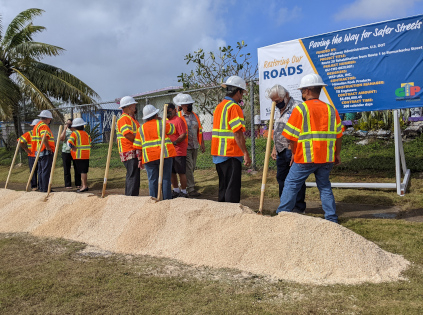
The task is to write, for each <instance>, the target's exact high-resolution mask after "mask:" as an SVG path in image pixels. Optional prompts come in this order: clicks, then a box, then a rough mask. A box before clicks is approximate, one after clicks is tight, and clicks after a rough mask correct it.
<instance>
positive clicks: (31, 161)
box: [28, 156, 39, 188]
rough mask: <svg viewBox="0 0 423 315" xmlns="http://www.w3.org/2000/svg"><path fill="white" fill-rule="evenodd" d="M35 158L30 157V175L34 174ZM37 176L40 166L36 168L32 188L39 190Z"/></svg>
mask: <svg viewBox="0 0 423 315" xmlns="http://www.w3.org/2000/svg"><path fill="white" fill-rule="evenodd" d="M34 162H35V157H34V156H28V166H29V174H31V172H32V167H33V166H34ZM37 174H38V164H37V166H36V167H35V172H34V175H33V176H32V178H31V188H38V186H39V185H38V181H37V178H38V177H37Z"/></svg>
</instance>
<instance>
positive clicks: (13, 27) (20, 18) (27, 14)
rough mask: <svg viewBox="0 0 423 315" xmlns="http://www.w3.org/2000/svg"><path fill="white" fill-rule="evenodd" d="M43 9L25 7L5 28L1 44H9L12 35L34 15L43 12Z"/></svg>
mask: <svg viewBox="0 0 423 315" xmlns="http://www.w3.org/2000/svg"><path fill="white" fill-rule="evenodd" d="M43 12H44V10H41V9H36V8H33V9H27V10H25V11H22V12H21V13H19V14H18V15H17V16H16V17H15V18H14V19H13V20H12V22H10V24H9V26H8V27H7V29H6V32H5V34H4V37H3V41H2V43H3V46H9V44H10V42H11V41H12V39H13V37H14V36H15V35H16V34H17V33H19V32H20V31H21V30H22V29H23V28H24V27H25V24H26V23H28V22H31V21H32V20H33V19H34V18H35V17H36V16H40V15H41V14H43Z"/></svg>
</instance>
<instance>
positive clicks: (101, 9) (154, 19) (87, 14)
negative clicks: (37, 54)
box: [0, 0, 226, 100]
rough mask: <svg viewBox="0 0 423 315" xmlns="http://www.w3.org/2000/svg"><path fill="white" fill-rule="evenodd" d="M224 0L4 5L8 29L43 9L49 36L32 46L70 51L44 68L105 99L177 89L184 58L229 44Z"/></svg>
mask: <svg viewBox="0 0 423 315" xmlns="http://www.w3.org/2000/svg"><path fill="white" fill-rule="evenodd" d="M223 5H224V3H223V1H221V0H214V1H213V0H203V1H196V0H180V1H173V0H144V1H131V0H121V1H114V0H103V1H101V2H100V1H86V0H72V1H62V0H56V1H53V0H39V1H37V4H36V5H34V3H33V1H31V0H21V1H16V0H0V7H1V8H2V9H1V14H2V18H3V26H4V27H5V26H6V25H7V24H8V23H9V22H10V21H11V19H12V18H13V17H15V16H16V15H17V14H18V13H19V12H21V11H23V10H25V9H27V8H30V7H34V6H35V7H38V8H41V9H44V10H45V11H46V12H45V13H44V14H43V15H42V16H41V17H38V18H36V19H35V23H34V24H36V25H43V26H46V27H47V31H45V32H43V33H42V34H41V35H38V36H37V37H36V38H35V40H37V41H43V42H46V43H49V44H53V45H57V46H60V47H63V48H65V49H66V52H65V53H64V54H63V55H62V56H59V57H54V58H48V59H45V60H44V61H45V62H48V63H51V64H53V65H55V66H58V67H61V68H63V69H64V70H66V71H69V72H70V73H72V74H74V75H76V76H77V77H79V78H80V79H82V80H83V81H84V82H86V83H87V84H88V85H90V86H91V87H92V88H93V89H94V90H95V91H97V92H98V93H99V94H100V96H101V97H102V99H103V100H112V99H114V98H116V97H121V96H123V95H126V94H137V93H140V92H144V91H148V90H154V89H158V88H162V87H165V86H170V85H178V82H177V75H179V74H180V73H181V72H188V71H189V70H190V69H189V68H188V66H186V63H185V62H184V56H185V55H186V54H188V53H189V52H192V51H194V50H196V49H198V48H203V49H205V50H206V51H209V50H216V49H217V48H218V47H219V46H223V45H225V44H226V43H225V40H224V39H223V38H224V37H225V34H226V28H225V23H224V20H223V19H222V18H221V15H220V14H219V12H220V9H221V7H223Z"/></svg>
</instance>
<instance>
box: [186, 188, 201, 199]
mask: <svg viewBox="0 0 423 315" xmlns="http://www.w3.org/2000/svg"><path fill="white" fill-rule="evenodd" d="M200 196H201V194H200V193H199V192H198V191H196V190H193V191H191V192H189V193H188V197H190V198H193V197H200Z"/></svg>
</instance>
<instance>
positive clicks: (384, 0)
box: [335, 0, 422, 20]
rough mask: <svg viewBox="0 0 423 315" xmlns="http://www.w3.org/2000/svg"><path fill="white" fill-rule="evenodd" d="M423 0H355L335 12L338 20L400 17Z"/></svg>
mask: <svg viewBox="0 0 423 315" xmlns="http://www.w3.org/2000/svg"><path fill="white" fill-rule="evenodd" d="M419 2H422V0H355V1H354V2H353V3H351V4H349V5H347V6H346V7H345V8H344V9H342V10H341V11H339V12H338V13H336V14H335V19H336V20H352V19H368V18H380V19H385V18H400V17H404V16H406V15H407V12H409V10H410V9H412V8H413V7H414V5H415V4H417V3H419Z"/></svg>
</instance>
